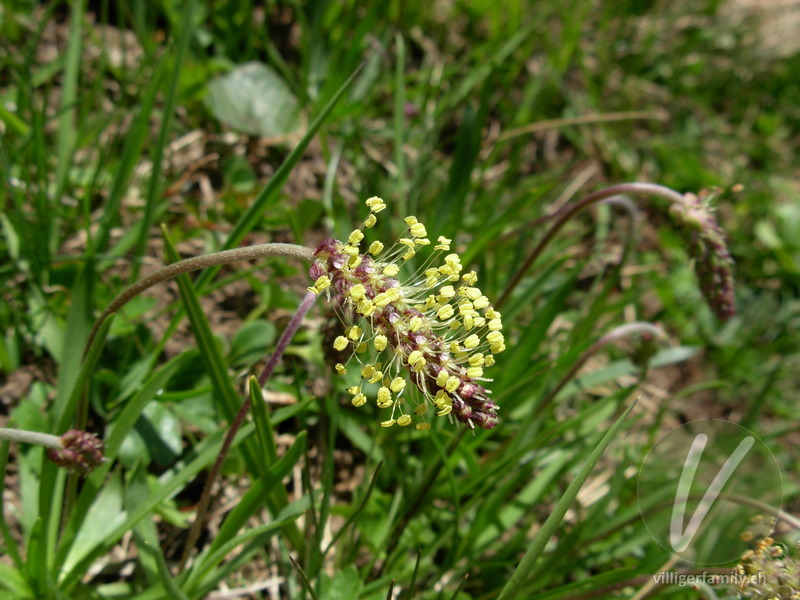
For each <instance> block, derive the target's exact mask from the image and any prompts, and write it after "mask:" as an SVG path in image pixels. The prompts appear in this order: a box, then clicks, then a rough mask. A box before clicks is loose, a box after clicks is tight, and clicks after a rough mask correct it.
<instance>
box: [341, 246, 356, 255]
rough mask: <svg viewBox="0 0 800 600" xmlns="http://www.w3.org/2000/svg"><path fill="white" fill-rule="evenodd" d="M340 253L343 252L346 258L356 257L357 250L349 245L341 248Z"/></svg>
mask: <svg viewBox="0 0 800 600" xmlns="http://www.w3.org/2000/svg"><path fill="white" fill-rule="evenodd" d="M342 252H344V253H345V254H347V255H348V256H358V248H356V247H355V246H351V245H350V244H347V245H345V246H342Z"/></svg>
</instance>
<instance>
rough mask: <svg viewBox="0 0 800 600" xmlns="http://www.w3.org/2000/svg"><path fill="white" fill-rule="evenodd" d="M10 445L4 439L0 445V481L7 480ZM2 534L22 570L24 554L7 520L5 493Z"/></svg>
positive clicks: (1, 500)
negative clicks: (20, 551) (20, 550)
mask: <svg viewBox="0 0 800 600" xmlns="http://www.w3.org/2000/svg"><path fill="white" fill-rule="evenodd" d="M10 447H11V442H9V441H4V442H3V443H2V445H0V481H5V480H6V467H7V466H8V451H9V449H10ZM0 534H2V536H3V542H4V543H5V552H6V554H8V556H9V557H10V558H11V560H12V561H13V563H14V566H15V567H16V568H17V569H19V570H22V569H23V562H22V556H21V555H20V553H19V547H18V546H17V541H16V540H15V539H14V536H13V535H11V529H10V528H9V527H8V521H6V510H5V494H0Z"/></svg>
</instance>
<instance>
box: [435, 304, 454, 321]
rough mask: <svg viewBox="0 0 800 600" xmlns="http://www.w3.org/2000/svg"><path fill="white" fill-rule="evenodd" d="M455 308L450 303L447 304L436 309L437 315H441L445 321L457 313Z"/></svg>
mask: <svg viewBox="0 0 800 600" xmlns="http://www.w3.org/2000/svg"><path fill="white" fill-rule="evenodd" d="M455 312H456V311H455V310H453V307H452V306H451V305H449V304H445V305H444V306H442V307H441V308H440V309H439V310H437V311H436V316H437V317H439V318H440V319H441V320H442V321H445V320H447V319H449V318H450V317H452V316H453V315H454V314H455Z"/></svg>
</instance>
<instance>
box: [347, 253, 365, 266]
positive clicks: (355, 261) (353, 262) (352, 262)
mask: <svg viewBox="0 0 800 600" xmlns="http://www.w3.org/2000/svg"><path fill="white" fill-rule="evenodd" d="M363 260H364V259H363V258H362V257H361V255H360V254H357V255H356V256H351V257H350V259H349V260H348V261H347V266H348V268H350V269H351V270H352V269H355V268H357V267H358V265H360V264H361V261H363Z"/></svg>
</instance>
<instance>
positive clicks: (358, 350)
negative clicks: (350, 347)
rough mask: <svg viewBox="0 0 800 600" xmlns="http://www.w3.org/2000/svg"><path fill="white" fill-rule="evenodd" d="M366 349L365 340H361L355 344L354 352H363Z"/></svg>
mask: <svg viewBox="0 0 800 600" xmlns="http://www.w3.org/2000/svg"><path fill="white" fill-rule="evenodd" d="M366 351H367V342H361V343H360V344H359V345H358V346H356V352H357V353H358V354H363V353H364V352H366Z"/></svg>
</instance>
